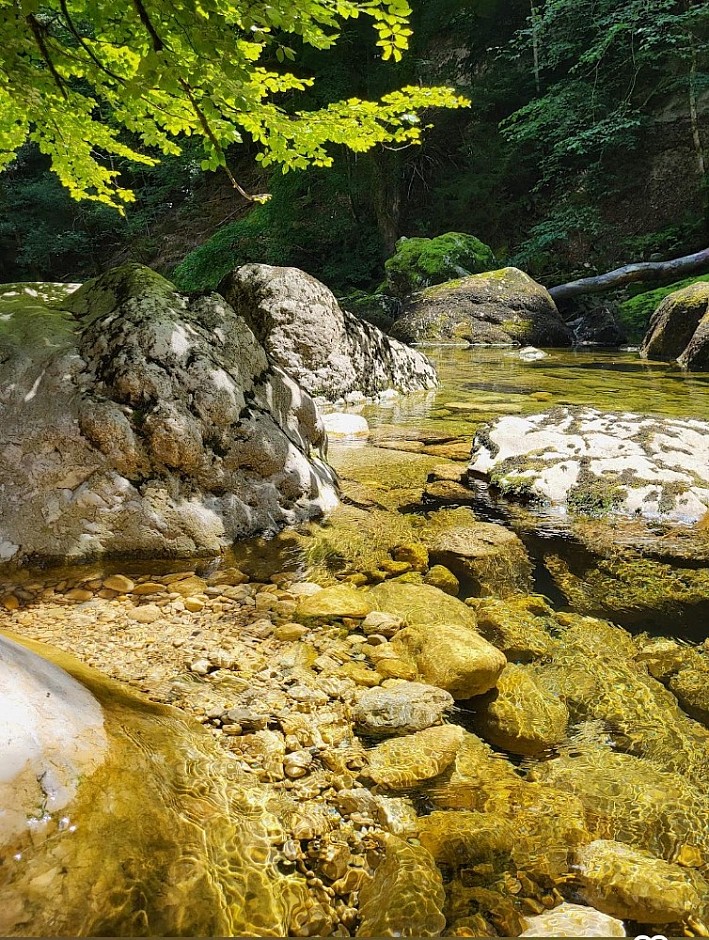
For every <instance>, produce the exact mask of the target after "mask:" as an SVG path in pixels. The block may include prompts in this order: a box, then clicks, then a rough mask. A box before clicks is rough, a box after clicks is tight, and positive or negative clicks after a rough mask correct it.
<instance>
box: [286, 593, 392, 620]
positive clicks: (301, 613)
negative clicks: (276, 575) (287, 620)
mask: <svg viewBox="0 0 709 940" xmlns="http://www.w3.org/2000/svg"><path fill="white" fill-rule="evenodd" d="M373 609H374V605H373V604H372V602H371V600H370V599H369V597H368V595H367V594H366V593H365V592H364V591H358V590H357V589H356V588H353V587H349V586H348V585H346V584H338V585H335V586H334V587H327V588H323V590H322V591H318V592H317V593H316V594H313V595H311V596H310V597H303V598H302V599H301V600H300V601H299V603H298V607H297V608H296V612H295V613H296V616H297V617H299V618H301V619H304V620H309V619H311V618H313V619H318V620H327V619H328V618H330V617H332V618H333V619H335V620H337V619H341V618H342V617H353V618H355V619H364V618H365V617H366V616H367V614H368V613H370V611H372V610H373Z"/></svg>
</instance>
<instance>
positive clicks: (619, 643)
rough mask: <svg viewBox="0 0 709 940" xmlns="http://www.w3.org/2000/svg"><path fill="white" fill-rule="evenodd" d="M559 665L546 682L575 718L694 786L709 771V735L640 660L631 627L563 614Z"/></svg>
mask: <svg viewBox="0 0 709 940" xmlns="http://www.w3.org/2000/svg"><path fill="white" fill-rule="evenodd" d="M557 622H558V624H559V637H558V643H557V646H556V648H555V650H554V654H553V658H552V662H551V663H550V664H548V665H544V666H541V667H538V671H537V676H538V679H539V681H540V682H541V683H542V684H543V685H545V686H546V687H547V688H548V689H549V690H550V691H552V692H555V693H556V694H558V695H560V696H561V697H562V698H563V699H564V701H565V702H566V705H567V707H568V708H569V711H570V713H571V717H572V720H574V721H575V722H579V721H589V720H593V721H598V722H601V726H602V727H603V729H604V731H605V733H606V734H607V735H608V736H609V737H610V740H612V741H613V743H614V744H615V746H616V748H618V750H621V751H626V752H627V753H629V754H634V755H637V756H638V757H643V758H646V759H647V760H648V761H652V764H653V766H654V767H655V768H656V769H658V770H660V769H664V770H667V771H671V772H674V773H677V774H682V775H683V776H684V777H685V778H687V779H691V780H694V781H704V780H706V776H707V773H708V772H709V732H707V729H706V728H703V727H702V726H701V725H700V724H697V722H695V721H692V720H691V719H690V718H688V717H687V715H686V714H685V713H684V712H683V711H682V710H681V709H680V707H679V706H678V704H677V700H676V698H675V697H674V695H672V693H671V692H669V691H668V690H667V689H666V688H665V687H664V686H663V685H662V684H661V683H660V682H658V681H657V680H656V679H653V678H652V676H650V675H649V674H648V672H647V670H646V669H645V668H644V665H643V664H641V663H638V662H636V660H635V652H636V650H635V646H634V643H633V640H632V637H631V636H630V634H629V633H627V632H626V631H625V630H622V629H621V628H620V627H617V626H614V625H613V624H611V623H606V622H605V621H602V620H595V619H593V618H591V617H579V616H574V615H571V614H558V615H557Z"/></svg>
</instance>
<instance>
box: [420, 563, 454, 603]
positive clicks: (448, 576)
mask: <svg viewBox="0 0 709 940" xmlns="http://www.w3.org/2000/svg"><path fill="white" fill-rule="evenodd" d="M423 580H424V584H430V585H431V586H432V587H436V588H438V590H439V591H443V592H444V594H450V595H451V597H457V596H458V593H459V592H460V581H459V580H458V579H457V578H456V576H455V575H454V574H453V572H452V571H451V570H450V569H449V568H446V567H445V565H434V566H433V567H432V568H431V569H430V571H429V572H428V573H427V574H426V576H425V578H424V579H423Z"/></svg>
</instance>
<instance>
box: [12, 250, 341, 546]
mask: <svg viewBox="0 0 709 940" xmlns="http://www.w3.org/2000/svg"><path fill="white" fill-rule="evenodd" d="M15 301H16V298H15ZM59 303H60V304H61V305H62V308H63V309H60V307H59V306H57V305H56V304H55V305H54V306H47V305H44V304H42V303H40V302H39V300H36V299H35V300H33V301H32V303H31V304H29V305H28V304H25V305H22V304H17V303H16V302H15V303H14V304H12V305H10V306H6V305H5V304H3V298H0V427H1V428H2V432H1V437H0V560H2V561H17V562H22V561H24V560H34V561H51V560H59V559H71V560H77V559H80V558H89V557H94V556H98V555H102V554H117V553H122V554H136V555H141V554H150V555H163V556H186V555H192V554H199V553H201V554H215V553H218V552H219V551H220V550H221V549H222V548H223V547H225V546H226V545H228V544H229V543H231V542H232V541H233V540H234V539H237V538H243V537H246V536H251V535H254V534H257V533H267V534H269V533H274V532H275V531H276V530H277V529H279V528H281V527H282V526H283V525H286V524H291V523H296V522H298V521H301V520H303V519H307V518H311V517H314V516H317V515H320V514H321V513H322V512H323V511H325V510H327V509H329V508H332V507H333V506H334V505H335V503H336V494H335V488H334V478H333V474H332V471H331V470H330V469H329V468H328V467H327V465H326V464H325V463H324V462H323V461H322V459H320V458H321V452H322V448H323V447H324V444H325V440H326V437H325V432H324V429H323V425H322V421H321V419H320V417H319V415H318V412H317V409H316V406H315V404H314V402H313V401H312V399H311V398H310V396H309V395H308V394H307V393H306V392H304V391H303V390H302V389H301V388H300V387H299V386H298V385H297V384H296V382H295V381H293V379H292V378H290V377H289V376H288V375H286V373H285V372H283V371H282V370H281V369H279V368H278V367H277V366H275V365H273V364H271V363H270V362H269V360H268V357H267V355H266V352H265V350H264V349H263V347H262V346H261V344H260V342H259V341H258V339H257V338H256V337H255V336H254V333H253V331H252V330H251V329H250V327H249V326H248V324H247V323H246V322H245V321H244V319H243V318H242V317H241V316H239V315H238V314H237V313H235V311H234V310H233V309H232V308H231V307H230V306H229V304H228V303H227V302H226V301H225V300H224V298H223V297H222V296H220V295H219V294H207V295H203V296H198V297H193V298H187V297H185V296H182V295H181V294H179V293H178V292H177V291H176V290H175V288H174V287H173V286H172V285H171V284H170V283H169V282H168V281H166V280H165V279H164V278H162V277H160V276H159V275H157V274H155V273H154V272H152V271H150V270H149V269H148V268H144V267H142V266H140V265H125V266H123V267H120V268H116V269H115V270H113V271H111V272H109V273H108V274H105V275H102V276H101V277H100V278H98V279H96V280H94V281H91V282H89V283H87V284H86V285H84V287H82V288H80V289H79V290H77V291H76V292H75V293H73V294H71V296H69V297H68V298H66V299H64V300H60V301H59Z"/></svg>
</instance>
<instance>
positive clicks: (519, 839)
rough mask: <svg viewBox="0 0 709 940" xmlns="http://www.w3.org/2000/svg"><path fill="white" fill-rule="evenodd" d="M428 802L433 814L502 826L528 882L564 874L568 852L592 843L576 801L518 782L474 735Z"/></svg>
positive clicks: (512, 770) (534, 784) (468, 736)
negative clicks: (482, 818)
mask: <svg viewBox="0 0 709 940" xmlns="http://www.w3.org/2000/svg"><path fill="white" fill-rule="evenodd" d="M432 798H433V802H434V805H435V806H436V808H438V809H449V810H456V811H474V812H476V813H485V814H486V815H487V814H489V817H492V818H495V817H497V818H501V819H504V820H506V821H507V823H509V824H511V825H512V828H513V830H514V833H515V845H514V847H513V855H514V860H515V863H516V866H517V868H518V869H519V870H520V871H525V872H529V873H530V874H531V875H533V876H534V877H540V878H544V879H546V878H558V877H560V876H561V875H564V874H565V873H567V872H568V870H569V864H570V861H571V853H572V852H573V849H574V847H575V846H578V845H582V844H584V843H586V842H590V841H591V838H592V836H591V834H590V833H589V832H588V830H587V824H586V812H585V809H584V806H583V803H582V802H581V800H579V799H578V797H576V796H574V795H573V794H571V793H568V792H564V791H563V790H562V789H560V788H557V787H554V786H549V785H546V784H544V785H542V784H540V783H537V782H529V781H528V780H524V779H522V778H521V777H520V776H519V773H518V771H517V769H516V768H515V766H514V765H513V764H512V763H511V762H510V761H509V760H507V759H506V758H505V757H504V756H503V755H502V754H500V753H499V752H496V751H493V750H492V748H491V747H490V746H489V745H488V744H486V743H485V742H484V741H482V740H481V739H480V738H478V737H477V736H476V735H474V734H470V733H466V734H465V735H464V736H463V740H462V742H461V745H460V747H459V748H458V753H457V754H456V758H455V764H454V766H453V769H452V771H451V772H450V774H447V775H446V780H445V782H444V783H441V785H440V786H438V787H437V788H436V790H435V793H433V794H432Z"/></svg>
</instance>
